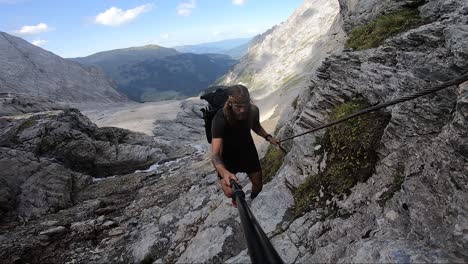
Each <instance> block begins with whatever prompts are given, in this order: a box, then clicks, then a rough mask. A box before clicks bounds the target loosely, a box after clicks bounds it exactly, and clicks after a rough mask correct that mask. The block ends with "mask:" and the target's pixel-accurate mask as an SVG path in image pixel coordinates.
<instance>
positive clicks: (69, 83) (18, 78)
mask: <svg viewBox="0 0 468 264" xmlns="http://www.w3.org/2000/svg"><path fill="white" fill-rule="evenodd" d="M0 55H1V57H2V58H3V60H2V61H3V63H2V65H1V66H0V76H2V78H0V92H2V93H6V92H13V93H25V94H28V95H36V96H44V97H47V98H49V99H52V100H55V101H61V102H75V103H77V102H100V103H104V102H124V101H128V99H127V98H126V97H125V96H123V95H121V94H120V93H118V92H117V90H116V85H115V83H113V82H112V81H111V80H109V79H108V78H107V77H106V76H105V75H104V73H103V72H101V71H100V70H99V69H97V68H96V67H86V68H85V67H83V66H82V65H80V64H78V63H74V62H70V61H68V60H65V59H63V58H61V57H59V56H57V55H55V54H53V53H51V52H48V51H46V50H44V49H41V48H39V47H37V46H35V45H32V44H30V43H28V42H27V41H25V40H23V39H21V38H18V37H14V36H11V35H9V34H7V33H5V32H0Z"/></svg>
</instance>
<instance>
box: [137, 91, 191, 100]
mask: <svg viewBox="0 0 468 264" xmlns="http://www.w3.org/2000/svg"><path fill="white" fill-rule="evenodd" d="M187 97H188V96H184V95H182V94H181V93H180V92H177V91H174V90H168V91H158V90H146V91H144V92H143V94H142V95H141V98H140V101H142V102H158V101H164V100H182V99H185V98H187Z"/></svg>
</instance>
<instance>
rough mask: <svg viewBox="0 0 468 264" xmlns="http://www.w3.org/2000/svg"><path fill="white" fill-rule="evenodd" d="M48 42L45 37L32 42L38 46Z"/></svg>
mask: <svg viewBox="0 0 468 264" xmlns="http://www.w3.org/2000/svg"><path fill="white" fill-rule="evenodd" d="M46 43H47V40H43V39H36V40H33V42H32V44H33V45H36V46H42V45H44V44H46Z"/></svg>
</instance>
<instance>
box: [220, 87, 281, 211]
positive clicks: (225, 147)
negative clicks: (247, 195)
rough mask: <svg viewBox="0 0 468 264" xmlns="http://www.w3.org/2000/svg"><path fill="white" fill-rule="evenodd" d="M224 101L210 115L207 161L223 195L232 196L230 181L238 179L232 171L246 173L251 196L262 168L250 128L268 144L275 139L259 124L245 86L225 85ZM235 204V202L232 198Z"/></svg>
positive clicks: (257, 190) (259, 184) (259, 187)
mask: <svg viewBox="0 0 468 264" xmlns="http://www.w3.org/2000/svg"><path fill="white" fill-rule="evenodd" d="M228 94H229V97H228V100H227V101H226V103H225V105H224V107H223V108H222V109H220V110H219V111H218V112H217V113H216V115H215V117H214V118H213V122H212V127H211V133H212V142H211V161H212V162H213V165H214V166H215V168H216V170H217V171H218V177H219V178H220V180H221V187H222V189H223V192H224V194H225V195H226V196H227V197H228V198H231V197H232V189H231V187H230V180H231V179H233V180H235V181H238V179H237V177H236V175H235V174H236V173H238V172H245V173H247V175H248V177H249V179H250V181H251V182H252V192H251V198H252V199H254V198H255V197H256V196H257V195H258V194H259V193H260V191H261V190H262V188H263V183H262V168H261V166H260V161H259V159H258V153H257V149H256V148H255V144H254V141H253V139H252V134H251V133H250V130H253V131H254V132H255V133H256V134H257V135H259V136H261V137H263V138H265V140H266V141H268V142H270V143H271V144H274V145H278V144H279V143H278V140H277V139H275V138H274V137H273V136H271V135H270V134H268V133H267V132H265V129H263V127H262V126H261V125H260V111H259V109H258V107H257V106H255V105H254V104H252V101H251V99H250V94H249V91H248V89H247V87H245V86H243V85H234V86H231V87H229V88H228ZM232 203H233V206H234V207H236V206H237V205H236V204H235V201H234V200H233V201H232Z"/></svg>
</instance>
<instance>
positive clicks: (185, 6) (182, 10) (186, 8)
mask: <svg viewBox="0 0 468 264" xmlns="http://www.w3.org/2000/svg"><path fill="white" fill-rule="evenodd" d="M195 6H196V3H195V0H190V1H188V2H184V3H180V4H179V5H178V6H177V14H178V15H180V16H190V15H191V14H192V11H193V9H195Z"/></svg>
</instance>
